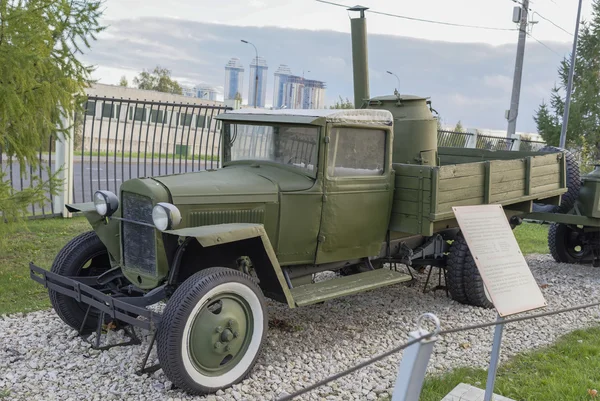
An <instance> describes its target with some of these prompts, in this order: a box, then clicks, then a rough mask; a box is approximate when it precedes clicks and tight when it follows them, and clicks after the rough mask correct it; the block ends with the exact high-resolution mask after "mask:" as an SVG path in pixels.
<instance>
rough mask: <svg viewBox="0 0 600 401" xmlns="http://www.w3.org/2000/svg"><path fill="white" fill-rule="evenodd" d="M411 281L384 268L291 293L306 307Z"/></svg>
mask: <svg viewBox="0 0 600 401" xmlns="http://www.w3.org/2000/svg"><path fill="white" fill-rule="evenodd" d="M411 279H412V277H411V276H410V275H409V274H405V273H400V272H397V271H394V270H389V269H386V268H383V269H377V270H371V271H367V272H364V273H358V274H353V275H351V276H344V277H339V278H334V279H331V280H327V281H321V282H319V283H315V284H306V285H303V286H300V287H296V288H292V289H291V290H290V291H291V293H292V296H293V297H294V302H295V303H296V305H297V306H305V305H311V304H316V303H318V302H322V301H326V300H328V299H333V298H338V297H342V296H346V295H352V294H357V293H359V292H364V291H368V290H373V289H375V288H379V287H385V286H388V285H392V284H397V283H404V282H407V281H410V280H411Z"/></svg>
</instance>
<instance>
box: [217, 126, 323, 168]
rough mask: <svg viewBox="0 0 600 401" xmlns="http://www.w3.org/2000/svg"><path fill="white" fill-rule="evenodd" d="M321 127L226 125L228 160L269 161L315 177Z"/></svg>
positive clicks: (226, 156) (226, 155)
mask: <svg viewBox="0 0 600 401" xmlns="http://www.w3.org/2000/svg"><path fill="white" fill-rule="evenodd" d="M318 139H319V128H318V127H301V126H290V125H247V124H233V123H229V124H225V143H226V144H228V146H225V154H224V157H225V161H226V162H229V161H238V160H268V161H271V162H275V163H280V164H284V165H287V166H293V167H295V168H298V169H300V170H302V171H303V172H305V173H306V174H308V175H310V176H312V177H315V176H316V172H317V156H318V146H317V144H318Z"/></svg>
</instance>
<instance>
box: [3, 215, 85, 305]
mask: <svg viewBox="0 0 600 401" xmlns="http://www.w3.org/2000/svg"><path fill="white" fill-rule="evenodd" d="M2 229H3V231H2V235H3V236H4V237H5V238H3V240H2V243H0V314H8V313H15V312H30V311H34V310H39V309H44V308H48V307H50V302H49V300H48V292H47V290H45V289H44V287H43V286H42V285H40V284H38V283H36V282H35V281H33V280H31V279H30V278H29V268H28V266H29V262H34V263H35V264H36V265H38V266H40V267H44V268H48V269H49V268H50V266H51V265H52V261H53V260H54V257H55V256H56V254H57V253H58V251H59V250H60V249H61V248H62V247H63V246H64V245H65V244H66V243H67V242H68V241H69V240H71V239H72V238H73V237H75V236H76V235H77V234H79V233H82V232H84V231H88V230H90V229H91V227H90V225H89V224H88V222H87V220H86V219H85V218H83V217H75V218H73V219H59V218H55V219H40V220H30V221H27V222H26V223H25V224H22V225H21V224H20V225H19V226H17V227H12V228H11V229H10V230H11V231H8V229H7V228H6V227H3V228H2Z"/></svg>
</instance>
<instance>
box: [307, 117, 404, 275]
mask: <svg viewBox="0 0 600 401" xmlns="http://www.w3.org/2000/svg"><path fill="white" fill-rule="evenodd" d="M390 128H391V127H390ZM390 128H388V127H382V126H377V127H370V126H336V125H333V126H331V127H330V129H329V132H328V136H327V138H326V161H325V171H324V194H323V207H322V213H321V228H320V232H319V238H318V247H317V257H316V263H318V264H320V263H328V262H335V261H340V260H350V259H356V258H362V257H366V256H375V255H377V254H379V251H380V249H381V246H382V243H383V242H384V240H385V235H386V232H387V228H388V222H389V218H390V213H391V205H392V198H393V173H392V171H391V162H390V160H391V149H390V148H391V147H390V137H391V130H390Z"/></svg>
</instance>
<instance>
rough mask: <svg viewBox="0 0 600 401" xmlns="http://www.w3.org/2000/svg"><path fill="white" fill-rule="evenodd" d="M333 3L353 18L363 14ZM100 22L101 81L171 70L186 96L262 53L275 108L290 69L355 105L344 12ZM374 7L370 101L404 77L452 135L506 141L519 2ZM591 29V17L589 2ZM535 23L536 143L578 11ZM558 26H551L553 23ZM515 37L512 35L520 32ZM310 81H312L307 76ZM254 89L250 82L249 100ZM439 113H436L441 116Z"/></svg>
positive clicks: (276, 2) (529, 86) (531, 44)
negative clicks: (478, 133) (470, 133)
mask: <svg viewBox="0 0 600 401" xmlns="http://www.w3.org/2000/svg"><path fill="white" fill-rule="evenodd" d="M334 2H335V3H339V4H343V5H347V6H353V5H356V4H357V3H356V0H355V2H352V3H350V2H349V1H344V0H339V1H334ZM104 4H105V13H104V17H103V20H102V22H103V23H104V24H106V25H107V26H108V28H107V30H106V31H105V32H103V33H102V34H101V35H100V36H99V37H98V40H97V41H96V42H94V43H93V45H92V46H93V47H92V50H91V51H90V52H88V53H87V54H86V55H85V57H84V59H85V60H86V61H87V62H89V63H91V64H94V65H95V66H97V69H96V71H95V72H94V78H96V79H98V80H99V82H101V83H107V84H116V83H117V82H118V81H119V78H120V77H121V76H122V75H125V76H126V77H127V78H128V79H129V81H130V83H131V81H132V79H133V77H134V76H135V75H137V74H138V73H139V72H140V71H141V70H142V69H144V68H145V69H151V68H153V67H154V66H155V65H157V64H160V65H161V66H164V67H167V68H169V69H170V70H171V71H172V74H173V76H174V77H175V78H176V79H178V80H179V81H181V82H182V83H184V84H195V83H197V84H199V83H206V84H210V85H214V86H217V87H221V88H222V86H223V83H224V66H225V63H226V62H227V61H228V60H229V58H231V57H239V58H240V59H241V60H242V63H243V64H244V65H245V67H246V72H245V73H246V75H248V73H249V68H248V64H249V63H250V61H251V59H252V58H253V57H254V49H253V48H252V47H251V46H248V45H244V44H243V43H241V42H240V39H246V40H248V41H250V42H252V43H254V44H255V45H256V47H257V48H258V51H259V55H261V56H262V57H265V59H266V60H267V62H268V64H269V81H268V86H267V93H268V95H267V104H270V103H271V98H272V91H273V89H272V83H273V75H272V74H273V72H274V71H275V70H276V69H277V67H278V65H279V64H287V65H289V66H290V68H291V69H292V72H293V73H294V74H297V75H301V74H302V71H304V72H305V76H306V77H307V78H311V79H318V80H323V81H326V82H327V91H326V103H327V104H332V103H333V102H334V101H335V100H336V99H337V98H338V96H342V97H343V98H346V97H348V98H350V99H351V98H352V94H353V89H352V65H351V63H352V62H351V49H350V36H349V31H350V23H349V17H350V16H352V17H354V16H357V15H356V13H349V12H348V11H346V9H345V8H343V7H338V6H335V5H331V4H325V3H322V2H319V1H316V0H228V1H226V2H223V1H221V2H218V1H207V0H195V1H191V0H179V1H177V2H176V3H168V2H164V1H158V0H145V1H144V2H141V1H139V0H105V3H104ZM358 4H361V5H364V6H366V7H369V8H370V10H371V11H373V12H367V14H366V17H367V29H368V34H369V39H368V44H369V74H370V84H371V95H372V96H376V95H381V94H390V93H391V92H393V89H394V87H397V86H398V84H397V81H396V79H395V78H394V77H392V76H391V75H388V74H386V72H385V71H387V70H392V71H393V72H395V73H396V74H397V75H398V76H399V77H400V86H401V87H400V92H401V93H410V94H418V95H422V96H430V97H431V99H432V102H433V104H434V108H435V109H436V110H438V111H439V112H440V115H441V117H442V120H443V121H444V122H445V123H446V124H452V125H453V124H455V123H456V121H458V120H461V122H462V123H463V125H465V126H467V127H477V128H489V129H505V128H506V120H505V119H504V110H505V109H507V108H509V105H510V91H511V88H512V79H513V72H514V63H515V52H516V41H517V38H518V32H517V31H516V30H515V29H516V27H517V26H516V24H514V23H513V22H512V12H513V7H514V6H516V3H514V2H513V1H511V0H485V1H482V0H455V1H447V0H421V1H418V2H406V1H402V2H400V1H394V0H361V1H360V2H359V3H358ZM583 5H584V6H583V10H582V19H587V18H589V17H590V15H591V11H590V10H591V0H584V1H583ZM530 8H531V11H530V13H533V17H531V16H530V19H532V18H533V20H534V21H538V22H537V23H536V24H533V25H532V27H531V31H530V34H531V36H533V37H535V39H537V40H538V41H540V42H542V43H543V44H540V43H539V42H538V41H536V40H534V39H533V38H532V37H528V38H527V39H528V41H527V48H526V54H525V65H524V72H523V84H522V92H521V104H520V112H519V120H518V123H517V129H518V130H519V131H528V132H533V131H535V123H534V122H533V119H532V118H531V116H532V114H533V112H534V111H535V109H536V108H537V107H538V106H539V104H540V103H541V102H542V101H543V100H544V99H547V97H548V95H549V92H550V89H551V88H552V86H553V85H554V84H555V81H556V77H557V74H556V69H557V66H558V63H559V62H560V60H561V59H562V57H564V56H568V55H569V52H570V49H571V46H572V36H571V35H569V34H568V33H566V32H564V31H563V30H561V29H559V28H558V27H556V26H555V25H558V26H560V27H561V28H563V29H564V30H565V31H567V32H569V33H572V32H573V31H574V25H575V18H576V12H577V1H575V0H533V1H531V2H530ZM377 13H388V14H396V15H402V16H408V17H414V18H421V19H429V20H436V21H443V22H448V23H454V24H468V25H477V26H484V27H491V28H499V29H507V30H487V29H474V28H466V27H455V26H447V25H441V24H432V23H425V22H418V21H411V20H407V19H401V18H397V17H393V16H389V15H381V14H377ZM548 20H551V21H552V22H553V23H554V24H555V25H554V24H552V23H550V22H548ZM511 29H512V30H511ZM308 71H310V72H308ZM247 82H248V77H247V76H246V77H245V84H244V85H245V88H244V94H243V95H244V98H246V97H247V92H248V88H246V86H247ZM436 106H437V107H436Z"/></svg>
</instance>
